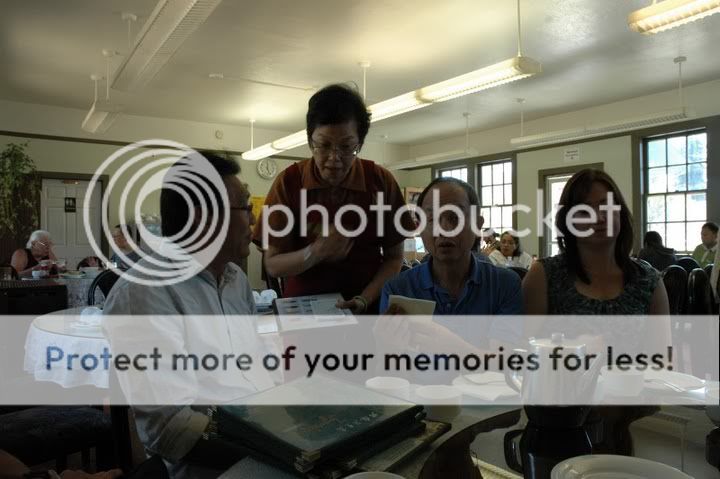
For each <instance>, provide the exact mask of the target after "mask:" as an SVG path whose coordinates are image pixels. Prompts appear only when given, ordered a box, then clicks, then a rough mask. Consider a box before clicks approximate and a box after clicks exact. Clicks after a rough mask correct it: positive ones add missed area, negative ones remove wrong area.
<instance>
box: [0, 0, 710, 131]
mask: <svg viewBox="0 0 720 479" xmlns="http://www.w3.org/2000/svg"><path fill="white" fill-rule="evenodd" d="M154 3H155V2H154V1H152V0H103V1H98V0H63V1H57V0H3V2H2V15H0V65H2V67H1V68H2V70H3V72H2V75H0V98H1V99H6V100H13V101H21V102H30V103H41V104H49V105H58V106H65V107H74V108H82V109H85V108H88V107H89V105H90V103H91V100H92V82H91V81H90V80H89V75H90V73H91V72H99V73H103V72H104V59H103V57H102V56H101V54H100V50H101V49H102V48H111V49H114V50H117V51H119V52H120V53H121V54H125V53H127V50H128V46H127V30H126V26H125V24H124V23H123V22H122V20H121V19H120V13H121V12H123V11H130V12H133V13H135V14H137V15H138V16H139V17H140V19H139V23H141V22H143V21H144V20H145V19H146V18H147V16H148V15H149V13H150V12H151V11H152V9H153V7H154ZM650 3H651V2H650V0H523V1H522V8H523V14H522V20H523V45H524V48H523V49H524V54H526V55H528V56H531V57H533V58H535V59H536V60H539V61H541V62H542V64H543V68H544V72H543V74H542V75H539V76H537V77H534V78H530V79H526V80H522V81H519V82H515V83H513V84H509V85H505V86H502V87H499V88H495V89H492V90H488V91H484V92H480V93H477V94H474V95H471V96H468V97H464V98H459V99H456V100H453V101H449V102H445V103H442V104H437V105H433V106H430V107H428V108H425V109H422V110H418V111H416V112H412V113H409V114H406V115H403V116H401V117H398V118H394V119H388V120H384V121H381V122H378V123H376V124H375V125H373V127H372V129H371V132H370V135H371V137H370V139H373V138H379V137H380V136H381V135H388V137H389V138H388V141H389V142H391V143H400V144H418V143H425V142H428V141H432V140H435V139H439V138H443V137H448V136H453V135H457V134H459V133H461V132H462V131H463V130H464V119H463V117H462V112H463V111H466V110H467V111H470V112H471V113H472V116H471V119H470V120H471V129H473V130H483V129H488V128H494V127H498V126H502V125H507V124H511V123H515V122H517V119H518V116H519V113H518V112H519V110H518V106H517V104H516V102H515V98H517V97H525V98H527V102H526V105H525V111H526V118H527V119H533V118H539V117H544V116H548V115H552V114H557V113H561V112H565V111H572V110H577V109H581V108H585V107H589V106H593V105H599V104H604V103H610V102H613V101H619V100H623V99H626V98H632V97H636V96H641V95H645V94H650V93H655V92H659V91H664V90H668V89H671V88H673V87H674V86H675V85H676V82H677V69H676V66H675V65H674V64H673V62H672V59H673V57H675V56H677V55H680V54H682V55H686V56H687V57H688V62H687V63H686V64H685V66H684V69H683V73H684V78H685V82H686V83H687V84H694V83H700V82H704V81H708V80H713V79H717V78H720V55H718V54H717V48H718V45H720V15H715V16H712V17H709V18H707V19H704V20H701V21H699V22H695V23H692V24H689V25H686V26H683V27H680V28H676V29H673V30H670V31H668V32H664V33H661V34H658V35H654V36H643V35H640V34H638V33H635V32H632V31H630V30H629V29H628V27H627V22H626V19H627V15H628V13H630V12H631V11H633V10H635V9H638V8H641V7H643V6H646V5H648V4H650ZM515 5H516V2H515V1H514V0H444V1H440V2H439V1H437V0H414V1H413V2H408V1H407V0H366V1H359V0H309V1H305V2H301V1H297V0H263V1H256V0H243V1H240V0H225V1H224V2H222V3H221V4H220V6H219V7H218V8H217V9H216V10H215V11H214V12H213V14H212V15H211V16H210V18H209V19H208V21H207V22H206V23H205V24H204V25H202V26H201V27H200V29H199V30H198V31H197V32H196V33H195V34H194V35H193V36H192V37H191V38H190V39H189V40H188V41H187V42H186V43H185V44H183V46H182V47H181V49H180V50H179V51H178V53H177V54H176V55H175V56H174V57H173V58H172V59H171V61H170V63H169V64H168V65H166V66H165V68H164V69H163V70H162V71H161V72H160V74H159V75H158V76H157V77H156V78H155V79H154V80H153V81H152V82H151V83H150V84H149V85H148V86H147V87H146V88H145V89H144V90H143V91H142V92H140V93H138V94H134V95H129V94H123V93H120V92H111V95H113V96H114V97H115V98H116V99H119V100H120V101H121V102H122V103H123V104H124V105H125V107H126V109H125V111H126V112H128V113H130V114H135V115H146V116H157V117H166V118H178V119H187V120H195V121H205V122H217V123H234V124H246V123H247V120H248V119H249V118H250V117H254V118H256V119H257V123H256V126H257V127H259V128H270V129H277V130H287V131H296V130H300V129H302V128H303V127H304V114H305V108H306V105H307V99H308V98H309V96H310V95H311V92H308V91H302V90H296V89H286V88H280V87H273V86H264V85H259V84H256V83H250V82H247V81H243V80H241V78H247V79H252V80H257V81H264V82H272V83H282V84H288V85H296V86H300V87H313V86H320V85H324V84H327V83H331V82H338V81H355V82H357V83H358V84H361V82H362V70H361V68H360V67H359V66H358V65H357V63H358V61H360V60H363V59H368V60H370V61H371V62H372V67H371V68H370V69H369V70H368V87H367V88H368V102H369V103H374V102H377V101H380V100H383V99H387V98H389V97H392V96H395V95H398V94H400V93H404V92H407V91H410V90H414V89H416V88H418V87H421V86H424V85H428V84H431V83H435V82H437V81H441V80H444V79H447V78H450V77H453V76H456V75H459V74H462V73H465V72H468V71H471V70H475V69H477V68H480V67H482V66H486V65H489V64H492V63H495V62H498V61H500V60H504V59H506V58H509V57H512V56H514V55H515V53H516V49H517V46H516V16H515V15H516V14H515ZM139 27H140V25H139V24H138V25H135V26H134V31H135V32H137V31H138V30H139ZM119 61H120V59H115V60H114V65H115V66H117V64H119ZM214 72H222V73H224V75H225V76H226V77H235V78H236V79H227V78H226V79H225V80H211V79H209V78H208V74H209V73H214Z"/></svg>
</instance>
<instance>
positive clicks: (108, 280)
mask: <svg viewBox="0 0 720 479" xmlns="http://www.w3.org/2000/svg"><path fill="white" fill-rule="evenodd" d="M119 278H120V276H118V274H117V273H116V272H115V271H113V270H111V269H106V270H105V271H103V272H101V273H100V274H99V275H97V276H96V277H95V279H94V280H93V282H92V284H91V285H90V288H89V289H88V296H87V304H88V306H92V305H93V304H95V290H96V289H97V288H100V291H102V294H104V295H105V297H106V298H107V297H108V294H109V293H110V290H111V289H112V287H113V286H114V285H115V282H116V281H117V280H118V279H119Z"/></svg>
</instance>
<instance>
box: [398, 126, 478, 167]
mask: <svg viewBox="0 0 720 479" xmlns="http://www.w3.org/2000/svg"><path fill="white" fill-rule="evenodd" d="M463 117H465V148H464V149H457V150H451V151H444V152H442V153H433V154H431V155H424V156H418V157H417V158H414V159H413V160H410V161H405V162H402V163H396V164H390V165H388V168H389V169H391V170H404V169H408V168H419V167H423V166H430V165H435V164H437V163H445V162H448V161H455V160H464V159H467V158H473V157H475V156H478V155H479V154H480V153H479V152H478V150H476V149H475V148H470V113H469V112H465V113H463Z"/></svg>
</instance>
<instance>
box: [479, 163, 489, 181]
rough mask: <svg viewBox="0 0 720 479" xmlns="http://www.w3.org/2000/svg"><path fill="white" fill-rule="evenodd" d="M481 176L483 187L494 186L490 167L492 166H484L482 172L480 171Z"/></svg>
mask: <svg viewBox="0 0 720 479" xmlns="http://www.w3.org/2000/svg"><path fill="white" fill-rule="evenodd" d="M480 174H481V175H482V185H483V186H490V185H492V166H490V165H487V166H483V167H482V170H481V171H480Z"/></svg>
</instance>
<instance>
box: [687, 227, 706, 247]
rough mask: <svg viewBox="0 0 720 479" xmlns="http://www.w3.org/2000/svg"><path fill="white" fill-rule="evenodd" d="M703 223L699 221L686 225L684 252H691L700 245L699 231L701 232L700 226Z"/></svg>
mask: <svg viewBox="0 0 720 479" xmlns="http://www.w3.org/2000/svg"><path fill="white" fill-rule="evenodd" d="M704 224H705V222H704V221H699V222H697V223H687V233H686V235H685V236H686V237H687V250H686V251H693V250H694V249H695V248H696V247H697V245H699V244H700V243H701V239H700V231H701V230H702V225H704Z"/></svg>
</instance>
